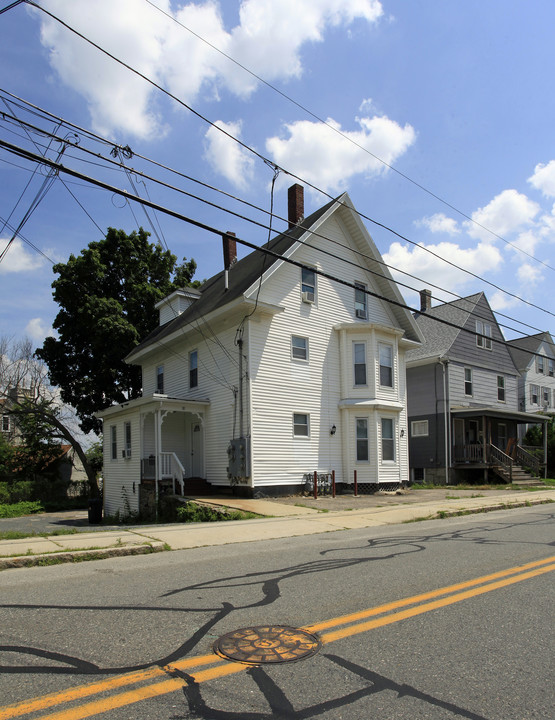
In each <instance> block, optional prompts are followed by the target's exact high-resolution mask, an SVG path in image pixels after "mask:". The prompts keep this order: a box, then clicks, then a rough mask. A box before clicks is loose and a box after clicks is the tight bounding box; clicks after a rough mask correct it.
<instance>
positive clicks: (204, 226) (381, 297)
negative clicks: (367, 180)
mask: <svg viewBox="0 0 555 720" xmlns="http://www.w3.org/2000/svg"><path fill="white" fill-rule="evenodd" d="M0 147H4V148H6V149H9V150H10V151H11V152H13V153H14V154H16V155H19V156H21V157H25V158H27V159H29V160H34V161H35V162H39V163H41V162H42V163H44V164H46V165H48V166H49V167H51V168H53V169H55V170H57V171H58V172H64V173H67V174H69V175H72V176H73V177H77V178H79V179H81V180H85V181H88V182H91V183H93V184H95V185H98V186H99V187H101V188H104V189H105V190H108V191H110V192H113V193H116V194H118V195H121V196H122V197H125V198H128V199H130V200H132V201H133V202H139V203H146V204H147V205H148V206H149V207H152V209H155V210H157V211H159V212H161V213H164V214H167V215H169V216H170V217H174V218H176V219H178V220H182V221H183V222H186V223H188V224H189V225H192V226H193V227H197V228H199V229H201V230H205V231H207V232H209V233H211V234H213V235H218V236H220V237H223V236H224V235H226V234H227V232H226V231H224V230H221V229H218V228H215V227H213V226H212V225H208V224H207V223H204V222H202V221H200V220H195V219H194V218H191V217H189V216H187V215H184V214H183V213H179V212H177V211H176V210H172V209H171V208H168V207H164V206H162V205H159V204H157V203H154V202H152V201H149V200H145V199H144V198H143V199H141V198H137V197H136V196H135V195H133V194H131V193H129V192H127V191H126V190H122V189H121V188H116V187H115V186H111V185H109V184H108V183H106V182H104V181H102V180H98V179H97V178H91V177H88V176H86V175H84V174H83V173H80V172H78V171H77V170H73V169H71V168H67V167H64V166H63V165H61V164H60V163H56V162H55V161H53V160H50V159H48V158H43V157H42V156H38V155H35V154H34V153H32V152H31V151H29V150H25V149H24V148H18V147H16V146H13V145H11V144H10V143H7V142H6V141H4V140H1V139H0ZM338 204H341V203H338ZM235 239H236V242H238V243H239V244H241V245H244V246H245V247H248V248H250V249H251V250H255V251H258V252H262V253H265V254H267V255H268V256H269V257H272V258H274V260H281V261H282V262H285V263H288V264H291V265H294V266H296V267H298V268H300V269H303V268H305V269H306V268H307V267H308V266H307V265H306V264H304V263H302V262H300V261H298V260H294V259H293V258H291V257H286V256H285V255H280V254H279V253H277V252H275V251H273V250H271V249H270V248H268V247H265V246H262V247H261V246H258V245H256V244H254V243H251V242H249V241H248V240H245V239H243V238H239V237H237V236H236V237H235ZM310 269H311V270H312V271H313V272H314V273H315V274H316V275H318V276H320V277H323V278H326V279H327V280H329V281H330V282H336V283H338V284H340V285H343V286H345V287H349V288H351V289H353V290H356V289H357V285H356V284H355V283H354V282H351V281H349V280H345V279H343V278H339V277H337V276H334V275H332V274H331V273H328V272H325V271H324V270H320V269H319V268H313V267H311V268H310ZM364 292H365V294H366V295H369V296H371V297H374V298H376V299H378V300H382V301H384V302H386V303H388V304H389V305H393V306H395V307H398V308H400V309H402V310H406V311H409V312H410V313H419V312H420V311H419V310H418V309H416V308H413V307H411V306H409V305H407V304H406V303H404V302H401V301H399V300H395V299H393V298H391V297H387V296H384V295H382V294H381V293H377V292H375V291H373V290H369V289H365V291H364ZM433 320H434V321H435V322H438V323H441V324H442V325H447V326H449V327H452V328H456V329H457V330H459V331H461V332H465V333H468V334H470V335H472V336H474V337H483V334H482V333H479V332H476V331H473V330H470V329H469V328H465V327H461V326H460V325H458V324H457V323H453V322H450V321H448V320H446V319H444V318H438V317H434V318H433ZM488 339H489V338H488ZM491 341H492V343H494V344H498V345H502V346H505V347H506V346H508V342H507V341H506V340H504V339H503V340H498V339H497V338H493V337H492V338H491ZM511 347H512V348H513V349H517V350H523V351H524V352H527V353H528V354H530V355H539V354H538V353H533V352H530V350H528V349H527V348H521V347H517V346H516V345H514V344H513V343H511Z"/></svg>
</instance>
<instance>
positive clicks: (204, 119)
mask: <svg viewBox="0 0 555 720" xmlns="http://www.w3.org/2000/svg"><path fill="white" fill-rule="evenodd" d="M25 2H27V3H28V4H29V5H32V6H33V7H36V8H37V9H39V10H41V11H42V12H44V13H45V14H46V15H48V16H49V17H51V18H52V19H53V20H55V21H56V22H59V23H60V24H61V25H63V26H64V27H65V28H67V29H68V30H69V31H70V32H72V33H74V34H75V35H77V36H78V37H80V38H81V39H82V40H84V41H85V42H87V43H89V44H90V45H92V46H93V47H94V48H96V49H97V50H99V51H100V52H102V53H103V54H104V55H106V56H107V57H109V58H110V59H112V60H114V61H115V62H117V63H118V64H120V65H122V66H123V67H125V68H126V69H127V70H129V71H130V72H132V73H133V74H135V75H137V76H138V77H140V78H142V79H143V80H145V81H146V82H147V83H149V84H150V85H152V86H153V87H155V88H156V89H157V90H160V92H162V93H163V94H164V95H167V96H168V97H169V98H171V99H172V100H174V101H175V102H177V103H178V104H180V105H181V106H182V107H184V108H186V109H187V110H189V111H190V112H191V113H193V114H194V115H195V116H196V117H198V118H199V119H200V120H202V121H203V122H205V123H207V124H208V125H210V126H211V127H213V128H215V129H217V130H218V132H220V133H222V134H223V135H225V136H226V137H228V138H229V139H230V140H233V141H234V142H236V143H237V144H238V145H240V146H241V147H242V148H244V149H245V150H246V151H248V152H250V153H252V154H253V155H254V156H255V157H257V158H258V159H259V160H262V161H263V162H265V163H270V164H273V165H274V166H275V167H276V168H278V169H279V170H280V171H281V172H283V173H285V174H286V175H289V176H290V177H292V178H295V179H296V180H299V181H300V182H302V183H304V184H305V185H307V186H308V187H310V188H312V189H313V190H316V191H317V192H319V193H321V194H322V195H324V196H325V197H327V198H328V199H330V200H334V199H335V198H333V196H332V195H330V194H329V193H327V192H325V191H324V190H322V189H321V188H318V187H317V186H316V185H314V184H313V183H311V182H309V181H308V180H306V179H303V178H301V177H299V176H298V175H296V174H295V173H293V172H291V171H289V170H286V169H285V168H283V167H281V166H279V165H277V164H276V163H274V162H273V161H272V160H270V159H269V158H266V157H265V156H264V155H262V154H261V153H259V152H258V151H257V150H255V149H254V148H252V147H250V146H249V145H247V144H246V143H244V142H243V141H242V140H239V138H237V137H235V136H234V135H232V134H231V133H230V132H228V131H227V130H225V129H224V128H222V127H221V126H220V125H217V124H215V123H213V122H212V121H211V120H209V119H208V118H207V117H206V116H204V115H202V113H200V112H198V111H197V110H195V109H194V108H193V107H192V106H191V105H189V104H187V103H185V102H184V101H183V100H180V99H179V98H178V97H177V96H176V95H173V94H172V93H170V92H169V90H166V89H165V88H164V87H163V86H161V85H160V84H158V83H156V82H155V81H154V80H152V79H150V78H149V77H148V76H146V75H144V74H143V73H141V72H140V71H138V70H136V69H135V68H133V67H132V66H131V65H129V64H128V63H126V62H124V61H123V60H121V59H119V58H117V57H116V56H115V55H113V54H112V53H110V52H108V51H107V50H105V49H104V48H102V47H101V46H100V45H98V44H97V43H95V42H93V41H92V40H90V39H89V38H87V37H86V36H85V35H83V34H82V33H80V32H79V31H78V30H75V28H73V27H71V26H70V25H68V24H67V23H66V22H64V21H63V20H61V19H60V18H59V17H57V16H56V15H54V14H53V13H51V12H49V11H48V10H46V9H45V8H43V7H41V6H40V5H39V4H38V3H36V2H35V1H34V0H25ZM357 212H358V214H359V215H360V217H363V218H364V219H366V220H368V221H369V222H371V223H372V224H374V225H376V226H377V227H381V228H383V229H384V230H386V231H387V232H390V233H392V234H393V235H395V236H396V237H398V238H399V239H401V240H403V241H404V242H407V243H410V244H412V245H415V246H417V247H419V248H420V249H421V250H423V251H425V252H427V253H429V254H430V255H432V256H433V257H436V258H437V259H438V260H440V261H441V262H444V263H446V264H448V265H450V266H452V267H455V268H456V269H457V270H463V272H465V273H467V274H468V275H470V276H471V277H474V278H476V279H478V280H481V281H482V282H487V283H488V284H489V285H491V286H492V287H494V288H496V289H497V290H499V291H500V292H503V293H505V294H507V295H509V296H511V297H514V298H516V299H518V300H521V301H522V302H524V303H526V304H529V305H533V303H529V302H528V301H526V300H523V299H522V298H520V297H519V296H518V295H516V294H514V293H511V292H508V291H507V290H504V289H503V288H501V287H500V286H498V285H496V284H495V283H491V282H489V281H487V280H484V279H483V278H481V277H480V276H479V275H477V274H476V273H473V272H472V271H470V270H465V269H463V268H461V267H460V266H458V265H456V264H455V263H453V262H451V261H449V260H447V259H446V258H443V257H441V255H439V254H438V253H435V252H433V251H432V250H430V249H429V248H425V247H423V246H421V245H419V244H418V243H416V242H414V241H413V240H409V238H407V237H405V236H404V235H401V234H400V233H398V232H396V231H395V230H393V229H391V228H390V227H388V226H387V225H385V224H384V223H381V222H378V221H377V220H374V219H373V218H371V217H368V216H367V215H365V214H364V213H362V212H360V211H357ZM547 267H549V268H550V269H552V270H555V268H551V266H547ZM550 314H551V313H550Z"/></svg>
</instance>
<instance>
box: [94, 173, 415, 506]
mask: <svg viewBox="0 0 555 720" xmlns="http://www.w3.org/2000/svg"><path fill="white" fill-rule="evenodd" d="M288 197H289V215H288V217H289V221H290V224H289V230H287V231H286V232H284V233H282V234H281V235H278V236H276V237H275V238H273V239H272V240H270V242H269V243H268V244H267V245H265V246H264V248H266V249H267V250H269V251H271V252H272V253H274V254H273V255H268V254H265V253H263V252H260V251H254V252H252V253H250V254H249V255H247V256H246V257H244V258H243V259H241V260H239V261H237V260H236V249H235V247H236V241H235V240H234V238H233V237H232V234H231V233H228V234H226V235H225V236H224V238H223V243H224V264H225V269H224V271H222V272H221V273H219V274H217V275H215V276H214V277H212V278H210V279H209V280H207V281H206V282H205V283H204V284H203V285H202V286H201V287H200V288H199V289H198V290H192V289H186V290H180V291H177V292H174V293H173V294H172V295H170V296H169V297H168V298H166V299H165V300H164V301H162V302H160V303H159V308H158V309H159V312H160V323H161V324H160V326H159V327H158V328H157V329H156V330H155V331H154V332H153V333H151V335H150V336H149V337H147V338H146V339H145V340H144V341H143V342H142V343H141V344H140V345H139V346H138V347H137V348H135V350H133V351H132V352H131V353H130V355H129V356H128V357H127V358H126V360H127V362H129V363H133V364H140V365H141V367H142V376H143V397H141V398H139V399H136V400H133V401H130V402H128V403H123V404H121V405H117V406H113V407H110V408H107V409H106V410H103V411H102V412H101V413H99V416H100V417H101V418H102V419H103V422H104V503H105V512H106V513H107V514H114V513H115V512H116V511H118V510H119V511H120V512H125V511H136V510H138V509H140V508H142V507H143V506H144V505H145V504H146V503H149V502H150V503H151V502H152V500H153V499H154V498H157V497H159V494H160V493H162V492H164V491H171V490H174V489H175V490H177V491H179V492H182V493H183V494H193V493H195V492H199V491H204V492H206V491H207V486H204V488H203V486H202V484H199V483H198V481H197V478H200V479H202V480H204V481H205V482H206V483H208V484H209V487H210V488H211V489H213V490H214V491H218V490H220V491H221V490H223V489H229V488H230V487H233V488H234V490H235V492H237V493H240V494H244V495H247V496H253V495H255V494H257V493H264V494H268V495H277V494H283V493H294V492H298V491H299V489H300V488H301V487H302V485H303V476H304V475H305V473H312V472H313V471H318V472H321V473H331V472H332V471H334V472H335V478H336V482H337V485H338V487H341V486H343V487H345V486H348V487H352V483H353V480H354V472H355V471H357V480H358V483H359V488H361V490H363V489H365V488H367V489H369V488H371V487H372V488H377V487H378V486H379V485H381V484H384V483H385V484H392V485H393V486H395V487H396V486H398V484H399V483H403V482H406V481H408V477H409V474H408V445H407V440H408V433H407V417H406V384H405V353H406V351H407V349H409V348H413V347H416V346H417V345H418V343H419V342H420V339H421V336H420V332H419V330H418V326H417V324H416V322H415V320H414V318H413V317H412V314H411V313H410V312H408V311H407V310H405V309H404V308H403V301H402V298H401V296H400V294H399V291H398V289H397V286H396V284H395V283H394V282H393V280H392V278H391V276H390V274H389V272H388V270H387V268H386V267H385V265H384V264H383V261H382V258H381V256H380V254H379V252H378V250H377V248H376V246H375V244H374V242H373V241H372V238H371V237H370V235H369V233H368V231H367V230H366V228H365V227H364V225H363V224H362V222H361V220H360V217H359V216H358V214H357V213H356V211H355V210H354V208H353V206H352V203H351V200H350V198H349V197H348V195H347V194H343V195H342V196H341V197H340V198H338V199H337V200H335V201H332V202H330V203H328V204H327V205H325V206H324V207H322V208H321V209H319V210H318V211H316V212H315V213H313V214H312V215H310V216H309V217H308V218H306V219H304V220H303V218H302V216H303V212H304V210H303V208H304V198H303V188H302V187H301V186H299V185H294V186H293V187H292V188H290V189H289V196H288ZM297 223H298V224H297ZM335 278H339V279H340V280H342V281H343V282H337V281H335ZM390 301H391V302H390ZM168 488H169V490H168Z"/></svg>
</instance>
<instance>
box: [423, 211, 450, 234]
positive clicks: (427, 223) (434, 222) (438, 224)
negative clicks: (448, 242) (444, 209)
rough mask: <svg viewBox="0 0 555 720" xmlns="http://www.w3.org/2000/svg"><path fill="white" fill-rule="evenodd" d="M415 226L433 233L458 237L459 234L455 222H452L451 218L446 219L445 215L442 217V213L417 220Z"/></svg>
mask: <svg viewBox="0 0 555 720" xmlns="http://www.w3.org/2000/svg"><path fill="white" fill-rule="evenodd" d="M415 225H417V226H421V227H426V228H428V230H430V232H433V233H437V232H442V233H447V234H448V235H458V234H459V233H460V228H459V226H458V225H457V221H456V220H453V218H450V217H447V215H444V214H443V213H435V215H431V216H430V217H425V218H422V220H417V221H416V222H415Z"/></svg>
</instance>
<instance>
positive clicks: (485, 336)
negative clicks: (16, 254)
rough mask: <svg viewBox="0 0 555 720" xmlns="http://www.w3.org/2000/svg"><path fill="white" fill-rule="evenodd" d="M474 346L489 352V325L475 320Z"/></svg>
mask: <svg viewBox="0 0 555 720" xmlns="http://www.w3.org/2000/svg"><path fill="white" fill-rule="evenodd" d="M476 345H477V346H478V347H481V348H485V349H486V350H491V325H490V324H489V323H486V322H483V321H482V320H476Z"/></svg>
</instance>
